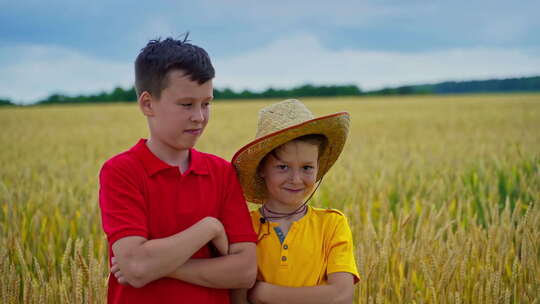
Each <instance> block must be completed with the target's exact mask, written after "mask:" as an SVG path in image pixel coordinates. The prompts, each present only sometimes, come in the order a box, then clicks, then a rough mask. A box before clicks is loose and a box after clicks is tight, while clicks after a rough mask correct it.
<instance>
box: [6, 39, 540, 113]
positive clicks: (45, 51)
mask: <svg viewBox="0 0 540 304" xmlns="http://www.w3.org/2000/svg"><path fill="white" fill-rule="evenodd" d="M213 61H214V65H215V67H216V79H215V82H214V83H215V85H216V87H219V88H223V87H230V88H233V89H235V90H241V89H252V90H263V89H266V88H268V87H269V86H272V87H275V88H289V87H292V86H297V85H301V84H305V83H312V84H351V83H352V84H357V85H359V86H360V87H361V88H362V89H364V90H366V89H377V88H381V87H385V86H397V85H405V84H418V83H432V82H438V81H446V80H470V79H487V78H505V77H518V76H530V75H539V74H540V52H538V51H537V50H536V51H535V50H530V52H527V51H526V50H521V49H505V48H461V49H449V50H440V51H431V52H421V53H400V52H380V51H370V50H329V49H325V48H324V47H323V46H322V45H321V43H320V42H319V41H318V40H317V39H316V38H315V37H314V36H312V35H307V34H304V35H301V34H298V35H295V36H290V37H288V38H286V39H282V40H279V41H275V42H273V43H271V44H269V45H267V46H266V47H263V48H259V49H256V50H254V51H250V52H246V53H242V54H238V55H237V56H233V57H227V58H220V57H215V58H213ZM0 69H1V72H0V98H6V97H7V98H9V99H11V100H13V101H15V102H24V103H29V102H34V101H36V100H38V99H41V98H46V97H47V96H49V95H50V94H52V93H56V92H59V93H63V94H70V95H75V94H92V93H98V92H100V91H103V90H107V91H109V90H112V89H113V88H114V87H116V86H122V87H124V88H127V87H129V86H131V85H132V84H133V77H134V76H133V63H132V61H129V62H115V61H108V60H102V59H100V58H95V57H90V56H87V55H84V54H81V53H78V52H75V51H73V50H70V49H66V48H62V47H57V46H44V45H30V46H15V47H0Z"/></svg>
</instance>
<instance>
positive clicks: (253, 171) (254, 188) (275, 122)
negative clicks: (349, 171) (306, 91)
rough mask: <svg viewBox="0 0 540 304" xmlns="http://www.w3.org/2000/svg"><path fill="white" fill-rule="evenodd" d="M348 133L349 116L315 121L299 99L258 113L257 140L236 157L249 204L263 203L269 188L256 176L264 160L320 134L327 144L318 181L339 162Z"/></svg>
mask: <svg viewBox="0 0 540 304" xmlns="http://www.w3.org/2000/svg"><path fill="white" fill-rule="evenodd" d="M348 133H349V113H347V112H340V113H335V114H331V115H326V116H322V117H318V118H314V117H313V114H312V113H311V111H309V110H308V108H306V106H305V105H304V104H303V103H301V102H300V101H298V100H296V99H288V100H285V101H282V102H279V103H276V104H273V105H270V106H268V107H266V108H263V109H262V110H260V111H259V123H258V126H257V134H256V136H255V140H253V141H252V142H250V143H248V144H247V145H245V146H244V147H242V148H241V149H240V150H238V152H236V154H235V155H234V156H233V159H232V163H233V165H234V166H235V167H236V171H237V173H238V178H239V180H240V184H241V185H242V189H243V190H244V195H245V197H246V199H247V200H248V201H249V202H252V203H258V204H262V203H263V202H264V200H265V198H266V185H265V182H264V180H263V179H262V177H260V176H259V175H258V174H257V168H258V166H259V163H260V162H261V160H262V159H263V158H264V157H265V156H266V154H268V153H269V152H271V151H272V150H274V149H275V148H277V147H279V146H281V145H283V144H285V143H287V142H289V141H291V140H293V139H295V138H297V137H300V136H304V135H310V134H321V135H323V136H325V137H326V139H327V143H326V144H325V145H324V147H323V150H322V151H321V153H320V155H319V170H318V172H317V181H319V180H320V179H321V178H322V177H323V176H324V174H325V173H326V172H327V171H328V170H329V169H330V167H332V165H333V164H334V163H335V162H336V160H337V158H338V157H339V154H340V153H341V150H343V146H344V145H345V140H346V139H347V135H348Z"/></svg>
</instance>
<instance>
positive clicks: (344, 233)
mask: <svg viewBox="0 0 540 304" xmlns="http://www.w3.org/2000/svg"><path fill="white" fill-rule="evenodd" d="M334 272H348V273H350V274H352V275H353V276H354V283H355V284H356V283H357V282H358V281H359V280H360V276H359V275H358V269H357V268H356V262H355V259H354V245H353V239H352V233H351V229H350V228H349V224H348V222H347V218H346V217H345V216H343V215H341V214H340V215H336V228H335V230H334V234H333V235H332V238H331V241H330V246H329V254H328V268H327V270H326V274H327V275H329V274H331V273H334Z"/></svg>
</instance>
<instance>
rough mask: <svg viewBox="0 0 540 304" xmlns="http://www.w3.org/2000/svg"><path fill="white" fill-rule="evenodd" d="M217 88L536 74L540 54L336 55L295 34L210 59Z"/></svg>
mask: <svg viewBox="0 0 540 304" xmlns="http://www.w3.org/2000/svg"><path fill="white" fill-rule="evenodd" d="M214 62H215V66H216V71H217V72H216V73H217V78H216V80H215V84H216V86H218V87H231V88H233V89H237V90H238V89H245V88H252V89H259V90H261V89H265V88H267V87H269V86H273V87H291V86H296V85H300V84H304V83H315V84H344V83H354V84H358V85H359V86H360V87H361V88H362V89H376V88H381V87H384V86H394V85H403V84H417V83H426V82H437V81H445V80H469V79H486V78H504V77H516V76H529V75H538V74H540V53H539V52H529V53H528V52H526V51H524V50H520V49H503V48H500V49H498V48H460V49H449V50H441V51H430V52H421V53H400V52H381V51H370V50H343V51H338V50H336V51H334V50H328V49H325V48H323V47H322V45H321V44H320V43H319V41H317V39H316V38H314V36H311V35H298V36H295V37H290V38H288V39H283V40H280V41H276V42H274V43H272V44H270V45H268V46H266V47H264V48H260V49H257V50H254V51H252V52H249V53H245V54H239V55H238V56H236V57H232V58H224V59H220V58H217V59H215V60H214Z"/></svg>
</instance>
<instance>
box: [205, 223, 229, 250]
mask: <svg viewBox="0 0 540 304" xmlns="http://www.w3.org/2000/svg"><path fill="white" fill-rule="evenodd" d="M204 220H206V221H208V222H209V223H210V224H211V225H212V227H213V229H214V232H215V234H214V235H215V236H214V238H213V239H212V240H211V242H212V244H214V246H215V247H216V249H217V251H218V252H219V253H220V254H221V255H227V254H228V253H229V239H228V238H227V234H226V233H225V228H224V227H223V224H222V223H221V222H220V221H219V220H218V219H217V218H215V217H206V218H204Z"/></svg>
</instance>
